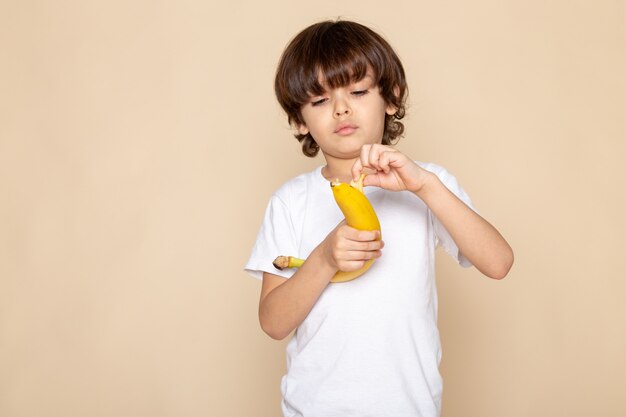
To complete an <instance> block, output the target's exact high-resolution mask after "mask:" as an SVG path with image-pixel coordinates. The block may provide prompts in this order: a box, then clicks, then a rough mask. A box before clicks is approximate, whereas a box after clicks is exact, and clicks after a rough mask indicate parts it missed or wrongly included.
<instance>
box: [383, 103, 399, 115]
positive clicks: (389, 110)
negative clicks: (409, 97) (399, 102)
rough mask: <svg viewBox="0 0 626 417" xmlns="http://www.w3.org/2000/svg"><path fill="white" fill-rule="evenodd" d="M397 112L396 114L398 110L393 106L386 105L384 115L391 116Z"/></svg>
mask: <svg viewBox="0 0 626 417" xmlns="http://www.w3.org/2000/svg"><path fill="white" fill-rule="evenodd" d="M397 112H398V108H397V107H396V106H394V105H393V104H388V105H387V108H386V109H385V113H387V114H388V115H389V116H393V115H394V114H396V113H397Z"/></svg>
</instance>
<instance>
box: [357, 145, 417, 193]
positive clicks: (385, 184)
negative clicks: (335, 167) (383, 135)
mask: <svg viewBox="0 0 626 417" xmlns="http://www.w3.org/2000/svg"><path fill="white" fill-rule="evenodd" d="M364 168H369V169H370V170H372V171H373V172H371V173H367V170H366V171H365V173H366V177H365V179H364V181H363V185H365V186H368V185H374V186H377V187H380V188H384V189H386V190H390V191H403V190H409V191H411V192H414V193H417V192H419V191H420V190H421V189H422V187H423V186H424V184H425V183H426V180H427V179H428V175H429V172H428V171H426V170H425V169H423V168H421V167H420V166H419V165H417V164H416V163H415V162H413V161H412V160H411V159H409V158H408V157H407V156H406V155H404V154H403V153H402V152H400V151H398V150H396V149H394V148H392V147H390V146H385V145H381V144H373V145H363V147H362V148H361V155H360V157H359V159H357V160H356V162H355V163H354V165H353V166H352V178H353V179H355V180H356V179H358V178H359V176H360V175H361V172H363V170H364Z"/></svg>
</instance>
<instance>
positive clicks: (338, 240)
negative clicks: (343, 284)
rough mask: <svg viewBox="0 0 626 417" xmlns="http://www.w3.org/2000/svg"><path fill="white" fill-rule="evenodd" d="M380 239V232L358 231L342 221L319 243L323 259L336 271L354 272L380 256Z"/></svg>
mask: <svg viewBox="0 0 626 417" xmlns="http://www.w3.org/2000/svg"><path fill="white" fill-rule="evenodd" d="M379 237H380V231H378V230H372V231H366V230H358V229H355V228H353V227H350V226H348V225H347V224H346V221H345V220H343V221H342V222H341V223H339V224H338V225H337V227H335V229H333V231H332V232H330V233H329V234H328V236H326V239H324V241H323V242H322V243H321V245H320V246H321V249H322V254H323V257H324V259H325V260H326V261H327V262H328V264H329V265H330V266H331V267H333V268H334V269H337V270H338V271H344V272H350V271H356V270H357V269H360V268H362V267H363V265H365V262H366V261H368V260H370V259H375V258H378V257H380V256H381V254H382V252H381V249H382V248H383V246H385V243H384V242H383V241H382V240H376V239H378V238H379Z"/></svg>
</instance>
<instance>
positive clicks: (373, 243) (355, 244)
mask: <svg viewBox="0 0 626 417" xmlns="http://www.w3.org/2000/svg"><path fill="white" fill-rule="evenodd" d="M349 242H350V243H349V244H347V245H346V248H347V250H351V251H359V252H371V251H377V250H381V249H382V248H383V247H384V246H385V243H384V242H383V241H382V240H370V241H367V242H360V241H356V240H352V241H349Z"/></svg>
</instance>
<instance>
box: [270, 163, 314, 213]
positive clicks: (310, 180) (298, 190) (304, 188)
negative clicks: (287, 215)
mask: <svg viewBox="0 0 626 417" xmlns="http://www.w3.org/2000/svg"><path fill="white" fill-rule="evenodd" d="M320 168H321V167H318V168H316V169H315V170H313V171H310V172H305V173H303V174H300V175H298V176H296V177H293V178H291V179H290V180H288V181H286V182H284V183H283V184H282V185H281V186H280V187H278V188H277V189H276V191H274V193H273V194H272V199H275V200H279V201H280V202H281V203H283V204H284V205H286V206H292V205H293V202H294V201H302V198H303V197H305V196H306V195H307V193H309V192H310V190H311V188H312V187H313V185H314V183H315V182H316V180H318V178H317V177H318V176H319V175H321V174H320V173H319V170H320Z"/></svg>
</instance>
